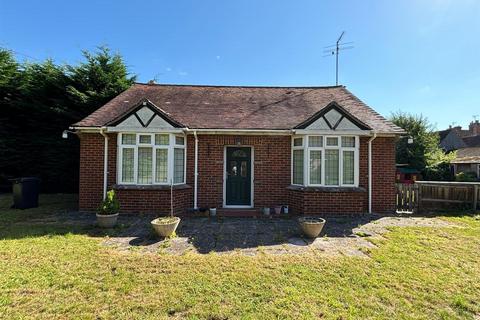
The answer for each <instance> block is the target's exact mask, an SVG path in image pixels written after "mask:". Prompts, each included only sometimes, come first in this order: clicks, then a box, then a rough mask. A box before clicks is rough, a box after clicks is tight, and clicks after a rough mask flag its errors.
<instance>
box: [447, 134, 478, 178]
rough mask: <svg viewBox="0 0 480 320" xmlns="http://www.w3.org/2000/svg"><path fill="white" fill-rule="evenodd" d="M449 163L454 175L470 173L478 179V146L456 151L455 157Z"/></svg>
mask: <svg viewBox="0 0 480 320" xmlns="http://www.w3.org/2000/svg"><path fill="white" fill-rule="evenodd" d="M478 138H480V136H479V137H478ZM479 140H480V139H479ZM451 163H452V166H453V172H454V174H458V173H460V172H463V173H471V174H473V175H474V176H475V177H476V178H477V179H480V146H479V147H469V148H463V149H458V150H457V156H456V157H455V159H454V160H452V162H451Z"/></svg>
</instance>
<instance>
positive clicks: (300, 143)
mask: <svg viewBox="0 0 480 320" xmlns="http://www.w3.org/2000/svg"><path fill="white" fill-rule="evenodd" d="M293 146H295V147H301V146H303V138H295V139H293Z"/></svg>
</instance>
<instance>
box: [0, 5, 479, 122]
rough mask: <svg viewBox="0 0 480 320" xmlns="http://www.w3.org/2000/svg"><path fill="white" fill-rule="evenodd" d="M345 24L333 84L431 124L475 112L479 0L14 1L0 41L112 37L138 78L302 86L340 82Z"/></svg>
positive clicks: (61, 51) (0, 19) (85, 45)
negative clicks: (333, 53) (328, 50)
mask: <svg viewBox="0 0 480 320" xmlns="http://www.w3.org/2000/svg"><path fill="white" fill-rule="evenodd" d="M343 30H345V31H346V34H345V37H344V41H345V42H349V41H354V49H352V50H346V51H344V52H342V53H341V56H340V83H341V84H343V85H346V86H347V87H348V88H349V89H350V90H351V91H353V92H354V93H355V94H356V95H357V96H359V97H360V98H361V99H363V100H364V101H365V102H367V103H368V104H369V105H371V106H372V107H373V108H375V109H376V110H377V111H378V112H380V113H381V114H383V115H385V116H389V115H390V113H391V112H393V111H397V110H403V111H407V112H413V113H422V114H423V115H425V116H427V117H428V118H429V119H430V120H431V121H432V122H433V123H434V124H436V126H437V127H438V128H443V127H446V126H448V125H449V124H451V123H456V124H458V125H463V126H466V125H467V124H468V123H469V122H470V121H471V120H472V119H473V118H472V116H473V115H480V95H479V93H480V63H479V58H480V1H476V0H405V1H404V0H402V1H395V2H394V1H380V0H379V1H369V0H365V1H353V0H351V1H338V0H336V1H320V0H312V1H279V0H271V1H262V0H257V1H253V0H252V1H225V0H223V1H209V0H203V1H193V0H192V1H140V0H137V1H120V0H117V1H113V0H110V1H91V0H82V1H21V0H18V1H10V0H0V46H3V47H7V48H9V49H12V50H14V51H16V52H18V57H19V58H20V59H31V58H29V57H33V58H35V59H45V58H47V57H50V58H53V59H54V60H55V61H56V62H59V63H62V62H67V63H75V62H78V61H79V60H80V59H81V53H80V51H81V50H82V49H88V50H93V49H95V47H96V46H98V45H102V44H105V45H108V46H109V47H110V48H112V49H113V50H114V51H118V52H120V53H121V54H122V55H123V56H124V58H125V61H126V62H127V64H128V66H129V69H130V71H131V72H132V73H134V74H137V75H138V79H139V81H142V82H145V81H148V80H150V79H153V78H156V79H157V81H158V82H160V83H182V84H221V85H273V86H277V85H278V86H283V85H285V86H306V85H308V86H309V85H314V86H317V85H332V84H334V83H335V64H334V62H335V61H334V58H333V57H323V55H324V53H323V51H324V47H325V46H328V45H331V44H333V43H334V42H335V40H336V38H337V37H338V35H339V34H340V33H341V31H343Z"/></svg>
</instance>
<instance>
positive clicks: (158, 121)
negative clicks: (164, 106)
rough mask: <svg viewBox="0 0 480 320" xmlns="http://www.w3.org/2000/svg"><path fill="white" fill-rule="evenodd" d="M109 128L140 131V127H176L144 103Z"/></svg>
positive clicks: (162, 128)
mask: <svg viewBox="0 0 480 320" xmlns="http://www.w3.org/2000/svg"><path fill="white" fill-rule="evenodd" d="M109 128H119V129H122V130H123V131H124V130H130V131H138V129H144V128H147V129H161V130H169V129H174V128H175V127H174V126H173V125H171V124H170V123H169V122H168V121H166V120H165V119H163V118H162V117H161V116H160V115H158V114H157V113H156V112H155V111H154V110H152V109H151V108H150V107H148V106H147V105H146V103H144V104H143V107H142V108H140V109H138V110H137V111H135V112H133V113H132V114H131V115H130V116H129V117H128V118H126V119H125V120H123V121H122V122H120V123H119V124H117V125H116V126H110V127H109Z"/></svg>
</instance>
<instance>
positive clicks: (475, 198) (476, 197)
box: [473, 184, 478, 213]
mask: <svg viewBox="0 0 480 320" xmlns="http://www.w3.org/2000/svg"><path fill="white" fill-rule="evenodd" d="M477 202H478V184H476V185H474V186H473V213H475V211H477Z"/></svg>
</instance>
